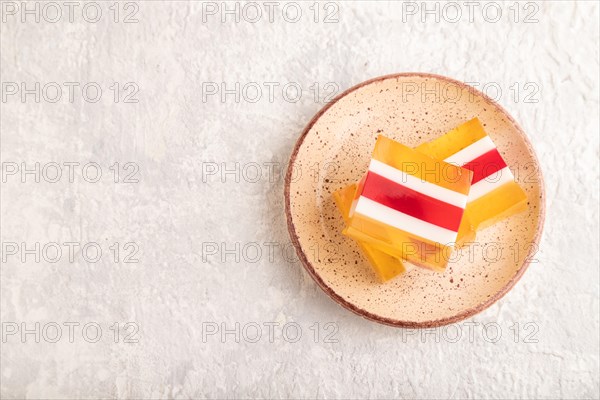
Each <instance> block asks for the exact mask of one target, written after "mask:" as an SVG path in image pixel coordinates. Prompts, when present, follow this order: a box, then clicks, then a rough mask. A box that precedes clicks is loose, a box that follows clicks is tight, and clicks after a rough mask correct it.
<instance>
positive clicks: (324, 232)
mask: <svg viewBox="0 0 600 400" xmlns="http://www.w3.org/2000/svg"><path fill="white" fill-rule="evenodd" d="M474 117H478V118H479V119H480V120H481V121H482V123H483V124H484V127H485V129H486V131H487V133H488V134H489V135H490V137H491V138H492V139H493V140H494V142H495V143H496V145H497V147H498V150H499V151H500V153H501V154H502V155H503V156H504V158H505V160H506V162H507V164H508V165H509V166H510V168H511V170H512V171H513V173H514V175H515V179H516V180H517V182H519V183H520V184H521V186H522V187H523V188H524V189H525V191H526V192H527V196H528V205H529V206H528V209H527V211H525V212H523V213H521V214H518V215H515V216H512V217H510V218H509V219H506V220H504V221H502V222H500V223H497V224H496V225H494V226H492V227H490V228H487V229H485V230H482V231H479V232H478V233H477V238H476V241H475V243H473V244H470V245H467V246H465V247H464V248H462V249H461V250H455V253H454V255H453V256H452V261H451V262H450V263H449V265H448V268H447V269H446V272H445V273H441V274H440V273H436V272H433V271H428V270H425V269H422V268H414V269H412V270H411V271H410V272H408V273H407V274H405V275H402V276H400V277H397V278H395V279H394V280H392V281H390V282H387V283H384V284H382V283H379V282H378V280H377V277H376V276H375V275H374V273H373V272H372V271H371V268H370V266H369V265H368V263H367V262H366V260H365V259H364V258H363V256H362V255H361V254H360V252H359V249H358V246H357V245H356V244H355V243H354V242H353V241H352V240H351V239H349V238H347V237H346V236H344V235H342V233H341V232H342V229H343V226H344V224H343V220H342V217H341V215H340V214H339V212H338V210H337V208H336V207H335V204H334V200H333V197H332V193H333V192H334V191H336V190H337V189H340V188H342V187H344V186H345V185H347V184H349V183H352V182H356V181H357V180H358V179H359V178H360V177H361V175H362V174H363V173H364V172H365V171H366V170H367V165H368V162H369V159H370V154H371V151H372V149H373V145H374V143H375V138H376V137H377V135H378V134H379V133H381V134H383V135H385V136H388V137H391V138H393V139H395V140H397V141H399V142H402V143H404V144H406V145H408V146H416V145H418V144H420V143H423V142H425V141H429V140H431V139H433V138H435V137H437V136H439V135H442V134H444V133H446V132H447V131H449V130H451V129H453V128H455V127H456V126H458V125H460V124H462V123H463V122H466V121H468V120H469V119H471V118H474ZM285 200H286V216H287V222H288V228H289V232H290V236H291V239H292V242H293V244H294V246H295V247H296V251H297V253H298V256H299V258H300V260H301V261H302V264H303V265H304V267H305V268H306V270H307V271H308V273H309V274H310V275H311V276H312V277H313V278H314V280H315V281H316V283H317V284H318V285H319V286H320V287H321V288H322V289H323V290H324V291H325V292H326V293H327V294H328V295H329V296H330V297H331V298H332V299H333V300H335V301H336V302H338V303H339V304H341V305H342V306H344V307H346V308H348V309H349V310H351V311H353V312H355V313H357V314H359V315H361V316H363V317H365V318H368V319H371V320H374V321H377V322H380V323H384V324H388V325H393V326H398V327H434V326H440V325H444V324H449V323H453V322H457V321H460V320H462V319H465V318H467V317H469V316H472V315H474V314H476V313H478V312H480V311H482V310H484V309H485V308H487V307H489V306H490V305H491V304H493V303H494V302H496V301H497V300H498V299H500V298H501V297H502V296H503V295H505V294H506V293H507V292H508V291H509V290H510V289H511V288H512V287H513V285H514V284H515V283H516V282H517V281H518V280H519V278H520V277H521V276H522V275H523V273H524V272H525V270H526V269H527V266H528V265H529V263H530V262H531V261H532V260H535V251H536V250H537V244H538V241H539V238H540V234H541V231H542V226H543V220H544V189H543V181H542V176H541V172H540V167H539V163H538V161H537V159H536V157H535V154H534V152H533V149H532V146H531V144H530V143H529V141H528V139H527V137H526V136H525V134H524V132H523V131H522V129H521V128H520V127H519V126H518V125H517V123H516V122H515V121H514V120H513V119H512V118H511V117H510V115H508V113H507V112H506V111H505V110H504V109H503V108H502V107H500V106H499V105H498V104H496V103H495V102H493V101H492V100H491V99H489V98H487V97H486V96H484V95H483V94H482V93H481V92H479V91H477V90H475V89H473V88H472V87H469V86H467V85H465V84H464V83H461V82H459V81H455V80H453V79H449V78H445V77H442V76H437V75H429V74H413V73H411V74H397V75H389V76H384V77H380V78H376V79H373V80H370V81H368V82H364V83H362V84H360V85H358V86H355V87H353V88H351V89H349V90H347V91H346V92H344V93H343V94H341V95H340V96H338V97H337V98H336V99H335V100H333V101H332V102H330V103H329V104H328V105H327V106H326V107H324V108H323V109H322V110H321V111H320V112H319V113H318V114H317V115H316V116H315V117H314V118H313V119H312V121H311V122H310V123H309V124H308V126H307V127H306V129H305V130H304V132H303V133H302V135H301V137H300V139H299V140H298V142H297V143H296V146H295V148H294V151H293V153H292V156H291V159H290V164H289V167H288V171H287V175H286V182H285Z"/></svg>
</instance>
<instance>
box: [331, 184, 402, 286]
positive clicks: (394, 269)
mask: <svg viewBox="0 0 600 400" xmlns="http://www.w3.org/2000/svg"><path fill="white" fill-rule="evenodd" d="M356 188H357V185H355V184H354V185H349V186H346V187H345V188H343V189H340V190H338V191H336V192H335V193H334V194H333V197H334V199H335V202H336V204H337V207H338V209H339V210H340V212H341V213H342V216H343V217H344V221H345V222H346V223H348V220H349V215H350V210H351V208H352V202H353V200H354V195H355V193H356ZM357 243H358V246H359V247H360V249H361V251H362V253H363V254H364V255H365V257H366V258H367V260H368V261H369V264H370V265H371V268H372V269H373V271H374V272H375V274H377V277H378V278H379V279H380V280H381V281H382V282H386V281H389V280H390V279H392V278H394V277H396V276H398V275H401V274H403V273H404V272H406V268H405V266H404V265H403V264H402V261H400V259H398V258H396V257H393V256H391V255H389V254H386V253H384V252H382V251H379V250H377V249H376V248H374V247H373V246H371V245H369V244H367V243H363V242H357Z"/></svg>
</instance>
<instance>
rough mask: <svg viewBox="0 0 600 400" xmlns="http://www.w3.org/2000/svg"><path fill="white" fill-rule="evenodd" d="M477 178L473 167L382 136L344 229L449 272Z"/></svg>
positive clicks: (388, 251)
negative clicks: (430, 154)
mask: <svg viewBox="0 0 600 400" xmlns="http://www.w3.org/2000/svg"><path fill="white" fill-rule="evenodd" d="M471 178H472V172H471V171H469V170H467V169H464V168H461V167H459V166H456V165H453V164H450V163H446V162H444V161H441V160H436V159H434V158H432V157H430V156H427V155H425V154H423V153H421V152H418V151H416V150H414V149H411V148H409V147H407V146H404V145H402V144H400V143H398V142H395V141H393V140H391V139H388V138H386V137H383V136H379V137H378V138H377V142H376V144H375V149H374V151H373V154H372V159H371V162H370V164H369V169H368V172H367V174H366V176H365V178H364V179H363V180H362V181H361V182H360V183H359V185H358V187H357V189H356V193H355V196H354V201H353V204H352V209H351V210H350V212H349V214H350V217H349V220H348V224H347V227H346V229H345V230H344V233H345V234H346V235H348V236H350V237H352V238H353V239H355V240H357V241H359V242H361V243H363V244H367V245H369V246H371V247H372V248H373V249H376V250H378V251H380V252H384V253H386V254H388V255H390V256H392V257H395V258H398V259H402V260H408V261H410V262H412V263H414V264H416V265H420V266H424V267H428V268H432V269H434V270H438V271H439V270H444V269H445V267H446V265H447V262H448V259H449V256H450V252H451V251H452V248H453V246H454V244H455V242H456V240H457V234H458V231H459V228H460V225H461V221H462V216H463V212H464V208H465V206H466V204H467V196H468V194H469V190H470V187H471Z"/></svg>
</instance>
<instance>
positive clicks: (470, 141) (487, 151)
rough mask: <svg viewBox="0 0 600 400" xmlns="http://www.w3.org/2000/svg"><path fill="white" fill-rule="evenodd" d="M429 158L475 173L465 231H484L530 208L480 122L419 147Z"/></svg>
mask: <svg viewBox="0 0 600 400" xmlns="http://www.w3.org/2000/svg"><path fill="white" fill-rule="evenodd" d="M417 150H418V151H420V152H421V153H424V154H426V155H428V156H431V157H434V158H437V159H440V160H444V161H446V162H448V163H452V164H455V165H458V166H462V167H463V168H466V169H468V170H471V171H472V172H473V180H472V182H471V191H470V193H469V198H468V203H467V207H466V210H465V217H464V220H463V227H464V228H463V227H461V228H463V229H464V230H468V229H469V227H467V226H466V225H470V229H471V230H477V229H483V228H486V227H488V226H490V225H493V224H495V223H496V222H498V221H500V220H502V219H504V218H507V217H510V216H511V215H513V214H516V213H518V212H521V211H523V210H525V209H526V208H527V195H526V194H525V192H524V191H523V189H521V187H520V186H519V185H518V184H517V183H516V182H515V179H514V176H513V174H512V172H511V170H510V169H509V168H508V166H507V165H506V162H505V161H504V159H503V158H502V155H501V154H500V152H499V151H498V149H497V148H496V145H495V144H494V142H493V141H492V139H491V138H490V137H489V136H488V135H487V134H486V132H485V130H484V128H483V126H482V125H481V122H480V121H479V119H477V118H474V119H472V120H470V121H468V122H466V123H464V124H462V125H460V126H459V127H458V128H456V129H453V130H452V131H450V132H448V133H447V134H445V135H443V136H441V137H439V138H437V139H435V140H433V141H431V142H428V143H424V144H422V145H420V146H418V147H417Z"/></svg>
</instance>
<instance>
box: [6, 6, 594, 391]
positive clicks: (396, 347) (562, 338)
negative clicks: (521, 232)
mask: <svg viewBox="0 0 600 400" xmlns="http://www.w3.org/2000/svg"><path fill="white" fill-rule="evenodd" d="M35 4H38V7H40V21H39V22H36V21H35V15H31V14H21V11H22V7H23V5H22V4H21V3H20V2H19V3H12V2H4V1H3V2H2V4H1V6H2V18H3V19H2V24H1V31H0V33H1V39H0V50H1V56H0V60H1V67H0V74H1V81H2V83H3V87H2V94H3V99H2V103H1V159H2V172H3V181H2V190H1V217H2V221H1V222H2V226H1V238H2V243H3V245H2V249H1V250H2V257H3V260H2V261H3V263H2V268H1V303H0V305H1V307H0V311H1V320H2V335H3V337H2V344H1V346H2V347H1V385H0V389H1V395H2V398H61V399H64V398H90V399H91V398H116V397H123V398H144V399H158V398H205V397H208V398H225V397H230V398H247V397H269V398H270V397H276V398H358V397H368V398H399V397H405V398H448V397H452V398H598V396H599V395H600V393H599V382H598V375H599V367H598V363H599V356H598V352H599V344H598V341H599V320H598V315H599V311H600V310H599V303H598V298H599V295H598V282H599V273H598V263H599V254H598V240H599V237H598V218H599V214H598V201H599V199H598V192H599V187H598V182H599V168H598V157H599V153H598V126H599V120H598V119H599V118H598V105H599V99H598V93H599V85H598V79H599V61H598V60H599V55H598V40H599V38H598V31H599V24H598V12H599V9H598V5H597V3H596V2H566V1H565V2H539V3H517V4H516V6H515V5H514V4H513V3H512V2H510V3H503V4H501V5H500V8H501V11H502V15H501V18H500V19H499V20H498V21H497V22H493V20H494V19H495V18H496V15H497V10H496V3H493V4H492V5H489V4H488V3H478V2H475V3H474V4H475V5H472V6H466V5H464V4H463V3H462V2H459V3H458V9H457V8H456V7H454V9H451V8H448V7H446V8H443V4H442V5H438V6H437V7H439V21H436V18H437V16H436V15H435V12H436V11H435V7H436V6H435V3H428V4H429V5H428V7H429V10H433V12H434V14H424V15H423V14H422V12H423V11H424V10H422V7H423V6H422V5H421V3H414V4H413V3H401V2H396V3H377V4H374V3H370V4H367V3H359V2H348V3H339V4H335V3H330V4H324V3H321V4H320V5H317V9H318V10H319V15H318V16H316V14H315V9H314V8H312V9H311V8H310V7H311V6H312V3H294V4H292V5H290V3H279V5H277V6H275V7H274V9H273V17H272V21H270V20H269V19H270V15H269V12H268V11H269V7H270V6H268V5H264V4H262V3H259V7H260V8H261V12H262V15H261V17H260V18H259V19H258V20H257V21H255V22H251V21H250V20H256V18H257V14H256V9H255V8H254V9H253V8H252V7H254V6H249V7H248V6H247V7H246V8H245V9H244V8H243V6H244V4H240V21H239V23H236V22H235V21H234V17H235V16H234V15H230V14H224V13H223V7H224V6H223V5H222V4H221V3H202V2H192V3H186V2H180V1H177V2H170V3H169V2H160V1H140V2H134V3H129V4H125V3H120V4H117V6H116V7H115V6H114V5H112V2H110V3H105V2H98V3H94V4H95V5H92V6H89V5H86V4H87V3H76V7H75V9H74V10H73V22H70V21H69V16H68V14H67V12H68V8H67V6H65V5H63V4H62V3H60V2H59V3H56V4H58V5H59V8H60V9H61V12H62V18H59V20H57V21H55V22H52V21H54V20H56V18H57V14H56V11H57V10H56V7H55V8H52V7H53V6H50V7H48V6H45V4H46V3H35V2H29V3H28V7H30V9H34V10H35V8H34V7H35ZM228 4H229V5H228V7H229V9H234V7H235V3H228ZM295 4H297V5H298V7H299V8H300V10H301V11H302V15H301V17H300V20H299V21H298V22H295V23H294V22H291V21H292V20H293V19H294V18H295V12H296V11H297V10H296V5H295ZM95 7H97V8H99V9H100V11H101V12H102V14H101V17H100V20H99V21H97V22H92V21H93V20H94V19H95V18H96V11H97V9H96V8H95ZM111 7H112V8H111ZM284 7H285V10H286V12H287V14H286V16H285V18H284V17H283V16H282V11H283V10H284ZM470 7H473V8H470ZM510 7H512V9H511V8H510ZM84 9H85V11H83V10H84ZM116 10H118V11H119V13H118V15H117V14H115V12H116ZM244 10H245V11H244ZM457 10H458V11H460V13H461V14H460V17H458V14H456V11H457ZM484 10H485V11H484ZM469 11H471V12H472V13H471V14H470V15H469ZM84 17H85V18H84ZM126 17H127V18H128V20H129V21H130V23H124V21H123V20H124V19H125V18H126ZM221 17H225V18H226V21H225V22H222V21H221ZM315 17H316V20H317V22H315ZM457 17H458V20H457ZM325 18H327V20H328V21H329V22H330V23H324V19H325ZM133 19H137V22H134V21H133ZM470 19H471V20H472V21H470ZM115 20H117V22H115ZM526 20H527V21H528V22H526ZM536 20H537V22H536ZM401 71H424V72H433V73H439V74H443V75H448V76H451V77H454V78H456V79H460V80H463V81H466V82H475V85H476V86H478V87H479V88H482V87H484V86H485V87H486V89H487V90H489V92H488V93H489V94H490V95H491V96H492V97H496V98H497V99H498V101H499V102H500V104H502V105H503V106H504V107H506V108H507V109H508V111H509V112H510V113H511V114H512V115H513V116H514V117H515V118H516V119H517V121H518V122H519V123H520V124H521V125H522V127H523V128H524V130H525V131H526V132H527V133H528V135H529V137H530V139H531V140H532V142H533V143H534V145H535V148H536V150H537V153H538V156H539V158H540V160H541V163H542V166H543V170H544V175H545V179H546V189H547V197H548V204H547V206H548V212H547V218H546V228H545V232H544V236H543V240H542V242H541V246H540V249H539V251H538V252H537V253H536V255H535V258H536V261H537V262H535V263H534V264H533V265H532V266H531V267H530V269H529V270H528V271H527V273H526V274H525V276H524V278H523V279H522V280H521V281H520V282H519V283H518V284H517V286H516V287H515V288H514V289H513V290H512V291H511V292H510V293H509V294H508V295H507V296H506V297H505V298H504V299H502V300H501V301H500V302H498V303H497V304H496V305H494V306H493V307H491V308H490V309H488V310H486V311H485V312H483V313H482V314H480V315H478V316H476V317H475V318H473V319H471V320H469V321H465V322H463V323H460V324H457V325H455V326H451V327H449V328H446V329H443V330H442V329H440V330H431V331H407V330H399V329H394V328H389V327H384V326H379V325H376V324H373V323H371V322H368V321H366V320H363V319H361V318H359V317H356V316H354V315H353V314H351V313H350V312H348V311H346V310H344V309H342V308H340V307H339V306H338V305H336V304H334V303H333V302H332V301H331V300H330V299H329V298H327V297H326V296H325V295H324V294H323V293H322V292H321V291H320V290H319V289H318V288H317V287H316V285H315V284H314V283H313V282H312V281H311V279H310V278H309V277H308V276H307V274H306V273H305V272H304V271H303V269H302V268H301V266H300V265H299V263H298V262H297V261H296V260H295V259H294V257H293V255H292V254H291V253H292V252H291V250H290V247H289V245H288V244H289V243H288V242H289V239H288V237H287V232H286V226H285V221H284V218H283V202H282V200H283V194H282V193H283V185H282V180H281V174H280V171H281V170H282V169H283V168H284V166H285V163H286V160H287V157H288V156H289V154H290V151H291V149H292V146H293V144H294V142H295V140H296V138H297V137H298V135H299V134H300V131H301V129H302V128H303V126H304V125H305V124H306V123H307V122H308V120H309V119H310V118H311V116H312V115H313V114H314V113H315V112H317V110H318V109H319V108H320V107H322V105H323V100H324V98H325V97H326V96H327V95H328V94H331V93H334V92H340V91H342V90H344V89H346V88H348V87H350V86H352V85H354V84H356V83H359V82H361V81H363V80H366V79H369V78H372V77H375V76H378V75H383V74H387V73H393V72H401ZM22 82H24V83H25V85H26V86H25V87H24V88H23V87H21V83H22ZM36 82H38V83H39V84H40V90H39V95H40V99H39V102H36V101H35V100H36V99H35V95H36V94H35V93H29V94H25V95H24V97H23V98H22V97H21V94H22V89H33V90H34V91H35V84H36ZM52 82H55V83H56V85H55V84H51V83H52ZM68 82H74V83H73V84H69V83H68ZM115 82H118V83H119V88H120V89H119V90H116V86H114V84H115ZM211 82H212V83H211ZM222 82H225V84H226V85H227V86H226V88H227V89H235V83H236V82H239V83H240V99H239V102H238V101H237V100H236V95H235V93H233V94H232V93H229V94H226V95H225V98H224V99H223V100H224V101H222V100H221V98H220V94H222V88H221V86H220V85H221V83H222ZM75 83H76V84H78V85H79V86H77V85H76V84H75ZM90 83H91V84H90ZM127 83H129V85H128V86H125V85H126V84H127ZM276 83H277V84H278V86H277V84H276ZM286 84H288V85H287V86H286V87H285V89H286V90H285V91H284V90H283V88H284V85H286ZM84 85H87V86H86V90H87V92H86V96H87V97H84V96H83V95H82V93H81V88H82V87H83V86H84ZM245 85H246V86H245ZM57 86H59V87H60V88H61V92H62V97H61V98H60V99H58V100H57V101H56V102H52V101H54V99H55V98H56V93H57V92H56V89H57ZM98 86H99V87H100V88H101V89H102V94H101V96H100V98H99V99H98V101H97V102H92V100H95V99H94V97H97V95H96V90H97V88H98ZM244 86H245V88H246V89H245V91H244V89H243V88H244ZM44 87H45V89H44ZM69 87H72V88H73V89H74V91H73V98H72V100H71V99H69ZM269 87H272V88H273V97H272V98H270V96H269V91H268V88H269ZM298 87H299V88H300V89H301V92H300V93H301V96H300V98H299V99H297V97H298V95H297V93H296V92H295V90H296V89H297V88H298ZM216 88H218V89H219V92H220V93H218V94H214V95H213V94H211V93H214V92H215V91H216ZM257 88H261V90H262V97H261V98H260V99H257V98H256V93H257V92H256V89H257ZM317 88H318V89H319V90H318V92H319V94H318V96H317V99H316V100H317V101H315V93H316V89H317ZM137 89H139V91H137V93H135V92H136V90H137ZM498 89H500V90H501V95H498ZM13 93H15V94H13ZM116 100H118V102H117V101H116ZM132 100H137V102H131V101H132ZM253 100H256V101H255V102H252V101H253ZM295 100H297V101H295ZM92 162H93V163H97V164H91V165H89V166H88V165H86V164H88V163H92ZM115 162H118V163H119V164H118V166H115V165H114V163H115ZM23 163H25V164H23ZM35 163H40V164H39V167H38V168H39V173H36V172H35V168H36V164H35ZM52 163H58V164H59V165H60V166H61V171H62V176H61V177H60V178H57V177H56V171H57V169H56V164H52ZM65 163H79V164H78V165H76V164H65ZM127 163H130V164H127ZM236 163H239V164H236ZM69 165H73V175H72V176H70V175H69V170H68V166H69ZM84 166H85V168H83V167H84ZM111 166H112V169H111ZM25 168H27V169H29V170H33V171H34V172H32V173H23V170H24V169H25ZM225 169H227V170H233V171H236V170H237V171H238V175H239V176H237V175H236V172H231V173H228V174H225V175H224V176H221V172H222V171H223V170H225ZM97 170H100V171H101V172H102V176H101V177H100V178H99V179H98V181H97V182H94V181H95V180H96V171H97ZM115 170H117V171H119V174H118V175H117V174H115ZM257 171H260V175H257ZM23 180H24V181H25V182H23ZM36 180H37V182H36ZM53 181H56V182H53ZM115 181H117V182H115ZM136 181H137V182H136ZM36 243H37V246H39V251H37V250H36V247H35V246H36ZM69 243H74V244H69ZM115 243H118V244H116V245H115ZM84 246H85V250H84V251H82V249H83V248H84ZM236 246H237V247H236ZM69 248H72V249H73V254H72V257H71V255H70V254H69ZM98 248H100V249H101V250H102V253H101V255H100V256H96V251H97V250H98ZM59 249H60V251H61V253H60V254H59V253H58V250H59ZM117 249H118V251H117ZM270 250H272V251H270ZM36 256H38V257H39V261H37V260H36ZM117 256H118V257H117ZM71 258H72V259H71ZM116 258H118V259H116ZM126 261H128V262H126ZM135 261H137V262H135ZM36 323H38V324H39V325H36ZM77 324H78V325H77ZM86 324H87V325H86ZM115 324H116V325H115ZM236 324H239V325H236ZM484 324H488V325H485V326H484ZM98 327H100V329H101V331H99V330H98ZM117 327H118V329H117ZM238 327H239V328H238ZM25 330H27V331H25ZM225 330H227V331H225ZM57 332H60V333H61V336H60V337H59V336H58V335H57ZM299 332H300V333H301V335H298V333H299ZM271 333H272V334H271ZM317 333H318V335H317ZM258 334H260V336H259V335H258Z"/></svg>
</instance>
